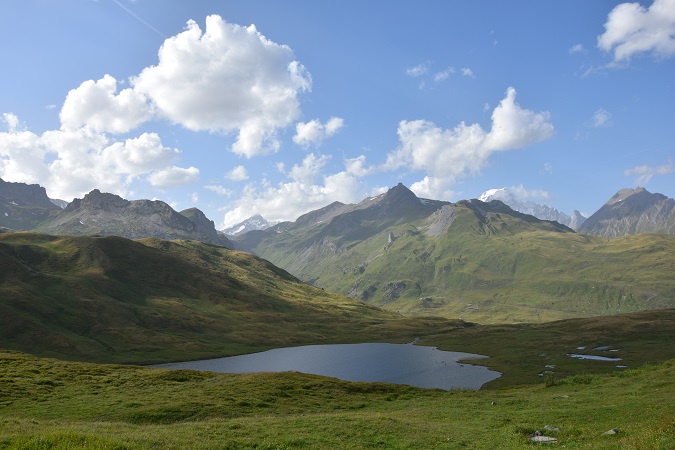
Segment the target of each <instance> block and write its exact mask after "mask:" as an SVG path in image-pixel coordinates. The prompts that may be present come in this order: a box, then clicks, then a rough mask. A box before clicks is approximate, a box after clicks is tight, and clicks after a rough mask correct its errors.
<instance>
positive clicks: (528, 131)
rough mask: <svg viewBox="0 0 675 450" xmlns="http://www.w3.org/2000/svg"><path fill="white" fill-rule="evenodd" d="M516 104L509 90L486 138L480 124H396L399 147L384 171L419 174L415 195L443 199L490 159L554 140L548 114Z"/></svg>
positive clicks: (419, 121) (392, 154)
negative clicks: (402, 169)
mask: <svg viewBox="0 0 675 450" xmlns="http://www.w3.org/2000/svg"><path fill="white" fill-rule="evenodd" d="M515 98H516V91H515V89H513V88H509V89H508V90H507V92H506V97H505V98H504V99H503V100H502V101H501V102H500V103H499V105H498V106H497V107H496V108H495V109H494V111H493V112H492V128H491V129H490V131H489V132H486V131H485V130H483V128H482V127H481V126H480V125H479V124H471V125H467V124H465V123H464V122H461V123H460V124H459V125H457V126H456V127H455V128H453V129H442V128H440V127H438V126H437V125H436V124H434V123H433V122H429V121H425V120H414V121H405V120H404V121H401V122H400V123H399V127H398V136H399V141H400V146H399V148H398V149H397V150H396V151H394V152H392V153H390V154H389V155H388V156H387V161H386V163H385V165H384V169H387V170H393V169H396V168H399V167H404V166H405V167H408V168H410V169H412V170H420V171H424V172H425V173H426V176H425V178H424V179H423V180H422V181H420V182H418V183H415V184H414V185H413V187H415V189H416V191H415V192H416V193H422V194H423V195H425V196H428V197H432V198H445V197H447V196H448V195H449V193H451V192H452V191H450V190H449V189H450V187H452V186H453V185H454V184H455V183H456V182H457V181H458V180H459V179H461V178H464V177H466V176H468V175H474V174H476V173H478V172H479V171H480V169H481V168H482V167H483V166H484V164H486V162H487V160H488V159H489V157H490V155H491V154H492V153H494V152H497V151H503V150H509V149H517V148H521V147H525V146H527V145H530V144H533V143H536V142H539V141H542V140H544V139H548V138H550V137H551V136H552V135H553V131H554V128H553V125H552V124H551V123H550V121H549V114H548V113H547V112H539V113H536V112H533V111H530V110H527V109H523V108H521V107H520V105H518V104H517V103H516V101H515ZM411 189H412V187H411ZM415 189H413V190H415Z"/></svg>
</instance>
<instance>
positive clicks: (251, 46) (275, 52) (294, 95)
mask: <svg viewBox="0 0 675 450" xmlns="http://www.w3.org/2000/svg"><path fill="white" fill-rule="evenodd" d="M132 84H133V89H134V91H136V92H139V93H141V94H143V95H146V96H147V97H148V98H149V99H150V100H151V101H152V103H153V104H154V105H155V106H156V108H157V110H158V113H159V114H161V115H162V116H164V117H166V118H167V119H169V120H171V121H172V122H175V123H178V124H181V125H182V126H184V127H186V128H188V129H190V130H194V131H211V132H226V133H227V132H232V131H235V130H236V131H238V137H237V140H236V142H235V143H234V145H233V146H232V151H234V152H235V153H237V154H240V155H244V156H246V157H251V156H254V155H257V154H265V153H271V152H274V151H276V150H277V149H278V147H279V142H278V140H277V139H276V132H277V130H278V129H279V128H283V127H286V126H289V125H290V124H291V123H292V122H293V121H294V120H296V119H297V118H298V116H299V114H300V107H299V102H298V95H299V94H300V93H302V92H305V91H308V90H309V89H310V88H311V77H310V75H309V73H308V72H307V71H306V70H305V68H304V67H303V66H302V64H300V63H299V62H297V61H296V60H295V59H294V56H293V51H292V50H291V49H290V48H289V47H288V46H285V45H280V44H276V43H274V42H272V41H270V40H268V39H267V38H265V36H263V35H262V34H260V33H259V32H258V31H257V30H256V28H255V26H254V25H251V26H249V27H242V26H240V25H236V24H230V23H227V22H225V21H224V20H223V19H222V18H221V17H220V16H217V15H212V16H208V17H207V18H206V29H205V31H204V32H202V30H201V29H200V27H199V26H198V25H197V23H196V22H194V21H189V22H188V25H187V29H186V30H185V31H184V32H182V33H179V34H177V35H176V36H173V37H171V38H169V39H167V40H166V41H165V42H164V44H163V45H162V47H161V48H160V50H159V63H158V64H157V65H155V66H150V67H147V68H145V69H143V71H142V72H141V73H140V74H139V75H138V76H137V77H133V78H132Z"/></svg>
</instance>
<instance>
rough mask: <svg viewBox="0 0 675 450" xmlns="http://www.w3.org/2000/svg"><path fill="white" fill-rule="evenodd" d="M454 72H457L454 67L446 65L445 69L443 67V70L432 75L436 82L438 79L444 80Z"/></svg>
mask: <svg viewBox="0 0 675 450" xmlns="http://www.w3.org/2000/svg"><path fill="white" fill-rule="evenodd" d="M455 72H457V70H455V68H454V67H448V68H447V69H445V70H443V71H441V72H437V73H436V74H435V75H434V81H435V82H437V83H438V82H440V81H444V80H446V79H447V78H448V77H449V76H450V75H452V74H454V73H455Z"/></svg>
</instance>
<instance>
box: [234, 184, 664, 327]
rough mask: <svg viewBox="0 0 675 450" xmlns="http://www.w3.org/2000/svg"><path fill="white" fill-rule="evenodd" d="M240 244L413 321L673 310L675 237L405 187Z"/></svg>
mask: <svg viewBox="0 0 675 450" xmlns="http://www.w3.org/2000/svg"><path fill="white" fill-rule="evenodd" d="M235 245H236V246H237V248H242V249H245V250H248V251H251V252H253V253H255V254H257V255H259V256H261V257H263V258H265V259H267V260H268V261H270V262H272V263H273V264H275V265H277V266H279V267H281V268H283V269H285V270H288V271H289V272H290V273H292V274H294V275H295V276H297V277H298V278H300V279H301V280H304V281H306V282H309V283H311V284H314V285H315V286H319V287H322V288H325V289H327V290H330V291H332V292H338V293H341V294H345V295H348V296H350V297H352V298H356V299H361V300H364V301H367V302H370V303H373V304H375V305H378V306H381V307H384V308H387V309H390V310H394V311H399V312H401V313H406V314H411V315H428V314H435V315H442V316H445V317H451V318H457V317H462V318H465V319H467V320H472V321H477V322H482V323H488V322H504V321H507V322H511V321H513V322H542V321H546V320H554V319H563V318H571V317H581V316H589V315H606V314H616V313H621V312H629V311H637V310H643V309H658V308H665V307H673V305H675V300H674V299H675V279H673V277H672V271H673V269H674V268H675V261H674V256H673V255H675V236H666V235H661V236H656V235H642V236H631V237H629V238H624V239H621V240H616V241H610V242H608V241H607V240H604V239H601V238H598V237H594V236H585V235H580V234H576V233H574V232H573V231H572V230H571V229H570V228H568V227H566V226H564V225H562V224H560V223H558V222H555V221H545V220H541V219H537V218H536V217H534V216H531V215H528V214H524V213H520V212H517V211H514V210H513V209H511V208H510V207H509V206H507V205H506V204H504V203H503V202H501V201H498V200H493V201H490V202H483V201H480V200H477V199H473V200H465V201H459V202H456V203H449V202H442V201H437V200H427V199H420V198H418V197H416V196H415V194H414V193H412V192H411V191H410V190H409V189H407V188H406V187H405V186H403V185H401V184H399V185H398V186H395V187H394V188H392V189H390V190H389V191H388V192H386V193H385V194H382V195H379V196H377V197H371V198H367V199H365V200H363V201H362V202H360V203H358V204H352V205H345V204H341V203H334V204H331V205H329V206H327V207H325V208H322V209H320V210H317V211H313V212H310V213H308V214H305V215H304V216H301V217H300V218H298V220H296V221H295V222H286V223H283V224H279V225H277V226H275V227H271V228H269V229H267V230H264V231H252V232H249V233H245V234H243V235H241V236H239V237H237V238H236V240H235Z"/></svg>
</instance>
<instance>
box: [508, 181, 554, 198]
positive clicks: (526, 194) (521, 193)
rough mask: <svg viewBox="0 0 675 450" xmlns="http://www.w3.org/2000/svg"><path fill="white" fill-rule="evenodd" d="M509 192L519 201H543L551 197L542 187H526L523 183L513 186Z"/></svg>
mask: <svg viewBox="0 0 675 450" xmlns="http://www.w3.org/2000/svg"><path fill="white" fill-rule="evenodd" d="M508 192H509V193H510V194H511V195H512V197H513V198H515V199H516V200H517V201H519V202H525V201H535V202H542V201H545V200H548V199H549V194H548V192H546V191H544V190H542V189H531V190H530V189H525V187H524V186H523V185H522V184H521V185H519V186H511V187H510V188H509V189H508Z"/></svg>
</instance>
